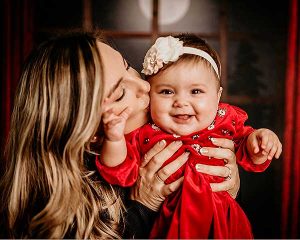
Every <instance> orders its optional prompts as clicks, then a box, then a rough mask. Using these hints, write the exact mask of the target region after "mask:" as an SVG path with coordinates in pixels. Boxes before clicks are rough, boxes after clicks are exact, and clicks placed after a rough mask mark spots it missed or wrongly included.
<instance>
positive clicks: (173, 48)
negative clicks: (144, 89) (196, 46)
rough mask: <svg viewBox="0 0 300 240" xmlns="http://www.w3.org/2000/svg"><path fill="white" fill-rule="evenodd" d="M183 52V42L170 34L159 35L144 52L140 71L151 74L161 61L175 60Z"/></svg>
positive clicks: (155, 71)
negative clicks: (166, 35) (165, 35)
mask: <svg viewBox="0 0 300 240" xmlns="http://www.w3.org/2000/svg"><path fill="white" fill-rule="evenodd" d="M182 54H183V42H182V41H179V39H177V38H174V37H172V36H168V37H160V38H158V39H157V40H156V41H155V44H154V45H153V46H152V47H151V48H150V49H149V50H148V52H147V53H146V56H145V59H144V63H143V70H142V73H144V74H145V75H152V74H155V73H157V72H158V70H159V69H161V68H162V67H163V63H165V64H167V63H169V62H175V61H177V60H178V58H179V57H180V56H181V55H182Z"/></svg>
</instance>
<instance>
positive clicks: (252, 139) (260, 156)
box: [247, 128, 282, 164]
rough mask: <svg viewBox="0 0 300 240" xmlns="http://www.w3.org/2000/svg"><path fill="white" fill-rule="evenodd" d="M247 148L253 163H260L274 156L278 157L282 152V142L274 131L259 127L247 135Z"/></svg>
mask: <svg viewBox="0 0 300 240" xmlns="http://www.w3.org/2000/svg"><path fill="white" fill-rule="evenodd" d="M247 150H248V153H249V154H250V156H251V158H252V160H253V162H254V163H255V164H262V163H264V162H265V161H266V160H267V159H268V160H271V159H272V158H273V157H274V156H275V158H277V159H278V158H279V157H280V154H281V152H282V144H281V142H280V141H279V139H278V137H277V135H276V134H275V133H274V132H272V131H271V130H269V129H266V128H260V129H257V130H255V131H254V132H253V133H251V134H250V135H249V137H248V139H247Z"/></svg>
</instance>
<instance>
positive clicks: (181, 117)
mask: <svg viewBox="0 0 300 240" xmlns="http://www.w3.org/2000/svg"><path fill="white" fill-rule="evenodd" d="M171 116H172V118H173V119H174V122H176V123H181V124H183V123H187V122H188V121H189V120H190V119H191V118H192V117H193V116H194V115H190V114H175V115H171Z"/></svg>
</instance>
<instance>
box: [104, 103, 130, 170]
mask: <svg viewBox="0 0 300 240" xmlns="http://www.w3.org/2000/svg"><path fill="white" fill-rule="evenodd" d="M130 113H131V109H130V108H129V107H127V108H125V109H124V110H123V111H122V112H121V113H120V114H119V115H116V114H115V113H114V112H113V110H112V109H110V110H107V111H106V112H104V113H103V116H102V121H103V126H104V133H105V138H104V141H103V145H102V150H101V156H100V161H101V163H102V164H104V165H105V166H108V167H115V166H117V165H119V164H121V163H122V162H123V161H124V160H125V158H126V155H127V148H126V141H125V137H124V129H125V124H126V121H127V119H128V117H129V115H130Z"/></svg>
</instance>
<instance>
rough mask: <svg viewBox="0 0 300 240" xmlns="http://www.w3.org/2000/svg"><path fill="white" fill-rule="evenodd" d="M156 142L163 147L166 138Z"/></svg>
mask: <svg viewBox="0 0 300 240" xmlns="http://www.w3.org/2000/svg"><path fill="white" fill-rule="evenodd" d="M158 144H159V146H161V147H163V146H165V145H166V140H161V141H159V143H158Z"/></svg>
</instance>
